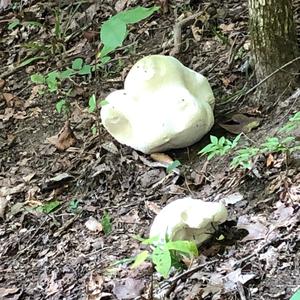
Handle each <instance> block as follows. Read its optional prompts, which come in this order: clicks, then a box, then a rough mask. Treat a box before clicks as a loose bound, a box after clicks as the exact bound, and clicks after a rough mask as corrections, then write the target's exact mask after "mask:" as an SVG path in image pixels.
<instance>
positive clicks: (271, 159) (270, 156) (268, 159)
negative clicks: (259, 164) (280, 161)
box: [266, 153, 274, 167]
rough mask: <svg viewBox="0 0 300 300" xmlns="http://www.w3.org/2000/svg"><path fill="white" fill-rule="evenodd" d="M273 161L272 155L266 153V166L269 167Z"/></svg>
mask: <svg viewBox="0 0 300 300" xmlns="http://www.w3.org/2000/svg"><path fill="white" fill-rule="evenodd" d="M273 163H274V156H273V155H272V154H271V153H270V154H269V155H268V158H267V162H266V165H267V167H270V166H271V165H272V164H273Z"/></svg>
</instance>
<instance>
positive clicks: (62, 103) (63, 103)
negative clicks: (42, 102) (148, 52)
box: [55, 99, 66, 114]
mask: <svg viewBox="0 0 300 300" xmlns="http://www.w3.org/2000/svg"><path fill="white" fill-rule="evenodd" d="M65 106H66V100H64V99H62V100H60V101H58V102H56V104H55V108H56V111H57V112H58V113H59V114H60V113H61V112H62V111H63V108H64V107H65Z"/></svg>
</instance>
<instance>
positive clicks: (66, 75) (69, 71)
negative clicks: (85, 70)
mask: <svg viewBox="0 0 300 300" xmlns="http://www.w3.org/2000/svg"><path fill="white" fill-rule="evenodd" d="M75 74H76V72H75V71H74V70H72V69H70V68H68V69H66V70H64V71H62V72H60V73H59V76H58V77H59V79H60V80H64V79H67V78H70V77H71V76H73V75H75Z"/></svg>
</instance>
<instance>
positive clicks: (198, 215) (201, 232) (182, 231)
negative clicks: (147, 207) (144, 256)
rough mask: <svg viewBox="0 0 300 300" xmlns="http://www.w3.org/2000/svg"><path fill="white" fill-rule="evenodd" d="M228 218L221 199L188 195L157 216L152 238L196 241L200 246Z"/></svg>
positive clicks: (152, 228) (152, 229) (166, 207)
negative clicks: (208, 199) (200, 198)
mask: <svg viewBox="0 0 300 300" xmlns="http://www.w3.org/2000/svg"><path fill="white" fill-rule="evenodd" d="M226 219H227V209H226V208H225V206H224V204H223V203H221V202H205V201H202V200H199V199H193V198H191V197H186V198H182V199H178V200H175V201H173V202H171V203H170V204H168V205H167V206H165V207H164V208H163V209H162V210H161V211H160V212H159V214H158V215H157V216H156V217H155V219H154V221H153V224H152V226H151V229H150V237H159V241H160V242H163V241H165V240H166V238H168V239H169V240H194V241H195V242H196V243H197V244H198V245H199V244H201V243H202V242H203V241H205V240H206V239H208V238H209V237H210V236H211V234H212V233H213V232H214V230H215V228H216V227H217V226H218V224H221V223H223V222H225V221H226Z"/></svg>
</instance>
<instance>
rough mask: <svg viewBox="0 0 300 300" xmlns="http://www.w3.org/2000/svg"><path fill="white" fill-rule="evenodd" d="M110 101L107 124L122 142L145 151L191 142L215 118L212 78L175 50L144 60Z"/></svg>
mask: <svg viewBox="0 0 300 300" xmlns="http://www.w3.org/2000/svg"><path fill="white" fill-rule="evenodd" d="M106 101H107V104H106V105H104V106H103V107H102V109H101V120H102V124H103V126H104V127H105V128H106V129H107V131H108V132H109V133H110V134H111V135H112V136H113V137H114V138H115V139H116V140H117V141H118V142H120V143H122V144H125V145H128V146H130V147H132V148H134V149H136V150H139V151H141V152H144V153H153V152H158V151H165V150H168V149H175V148H183V147H187V146H190V145H192V144H194V143H195V142H197V141H198V140H200V139H201V138H202V137H203V136H204V135H205V134H206V133H207V132H208V131H209V130H210V129H211V127H212V126H213V123H214V115H213V107H214V96H213V92H212V89H211V87H210V85H209V83H208V81H207V79H206V78H205V77H204V76H203V75H201V74H199V73H197V72H195V71H193V70H191V69H189V68H187V67H185V66H184V65H183V64H182V63H181V62H179V61H178V60H177V59H176V58H174V57H171V56H164V55H150V56H147V57H144V58H142V59H141V60H139V61H138V62H137V63H136V64H135V65H134V66H133V67H132V68H131V70H130V71H129V73H128V75H127V77H126V79H125V83H124V89H123V90H117V91H114V92H112V93H111V94H109V95H108V96H107V98H106Z"/></svg>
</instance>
